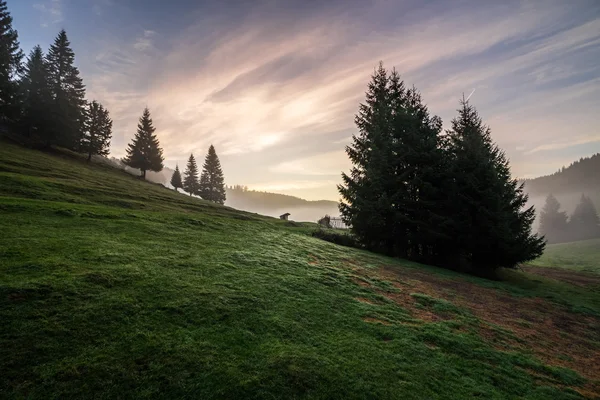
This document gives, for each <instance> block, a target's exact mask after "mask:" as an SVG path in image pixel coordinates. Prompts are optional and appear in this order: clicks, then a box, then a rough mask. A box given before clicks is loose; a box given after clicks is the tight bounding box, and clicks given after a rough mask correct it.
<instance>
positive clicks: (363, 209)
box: [338, 64, 545, 273]
mask: <svg viewBox="0 0 600 400" xmlns="http://www.w3.org/2000/svg"><path fill="white" fill-rule="evenodd" d="M355 123H356V126H357V127H358V134H356V135H354V136H353V141H352V144H351V145H350V146H347V148H346V152H347V154H348V156H349V158H350V160H351V161H352V164H353V167H352V169H351V171H350V173H349V174H342V179H343V184H342V185H339V187H338V188H339V191H340V194H341V195H342V198H343V202H342V203H341V204H340V212H341V214H342V218H343V220H344V222H345V223H346V224H347V225H349V226H351V229H352V232H353V233H354V235H355V236H356V238H357V239H358V240H359V242H360V243H361V244H362V245H363V246H365V247H366V248H368V249H371V250H374V251H379V252H383V253H386V254H389V255H392V256H398V257H403V258H408V259H412V260H417V261H421V262H426V263H429V264H434V265H439V266H443V267H447V268H453V269H461V270H468V271H471V272H475V273H485V272H488V271H490V270H494V269H496V268H498V267H509V268H511V267H515V266H516V265H518V264H519V263H522V262H525V261H529V260H532V259H535V258H537V257H539V256H540V255H541V254H542V252H543V250H544V246H545V243H544V238H543V237H540V236H538V235H537V234H534V233H532V223H533V221H534V218H535V210H534V209H533V207H529V208H526V207H525V204H526V202H527V195H526V194H525V193H524V192H523V185H522V184H519V183H518V182H517V180H515V179H513V178H512V177H511V174H510V167H509V162H508V160H507V158H506V156H505V154H504V152H503V151H502V150H501V149H500V148H499V147H498V146H497V145H496V144H495V143H494V142H493V140H492V138H491V131H490V129H489V127H487V126H485V125H484V124H483V122H482V119H481V118H480V116H479V115H478V113H477V111H476V109H475V108H474V107H473V106H472V105H471V104H470V103H469V102H468V101H466V100H464V99H463V100H462V101H461V102H460V108H459V109H458V115H457V116H456V117H455V118H454V119H453V120H452V123H451V129H450V130H448V131H446V132H443V131H442V121H441V119H440V118H439V117H437V116H435V115H432V114H431V113H430V112H429V110H428V108H427V106H426V104H425V103H424V101H423V99H422V97H421V95H420V93H419V92H418V90H417V89H415V88H414V87H412V88H407V87H406V86H405V84H404V82H403V81H402V80H401V79H400V76H399V74H398V73H397V72H396V71H395V70H393V71H391V73H388V71H386V69H385V68H384V67H383V65H381V64H380V66H379V68H378V69H377V70H376V71H375V73H374V75H373V76H372V80H371V82H370V83H369V86H368V90H367V93H366V99H365V102H364V103H363V104H361V105H360V108H359V112H358V114H357V115H356V118H355Z"/></svg>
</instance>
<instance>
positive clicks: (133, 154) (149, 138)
mask: <svg viewBox="0 0 600 400" xmlns="http://www.w3.org/2000/svg"><path fill="white" fill-rule="evenodd" d="M155 131H156V128H155V127H154V125H153V123H152V118H151V117H150V110H148V107H146V108H145V109H144V113H143V114H142V116H141V117H140V122H139V123H138V128H137V133H136V134H135V137H134V138H133V140H132V142H131V143H130V144H129V147H128V148H127V156H126V157H125V158H124V159H123V162H124V163H125V164H127V165H129V166H130V167H132V168H139V169H140V170H141V171H142V178H144V179H145V178H146V171H148V170H150V171H156V172H159V171H162V169H163V161H164V157H163V151H162V149H161V148H160V143H159V142H158V138H157V137H156V135H155V134H154V132H155Z"/></svg>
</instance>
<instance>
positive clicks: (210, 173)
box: [200, 144, 226, 204]
mask: <svg viewBox="0 0 600 400" xmlns="http://www.w3.org/2000/svg"><path fill="white" fill-rule="evenodd" d="M200 197H202V198H203V199H204V200H209V201H212V202H215V203H218V204H225V199H226V193H225V182H224V178H223V170H222V169H221V162H220V161H219V157H218V156H217V152H216V151H215V147H214V146H213V145H212V144H211V145H210V147H209V148H208V154H206V158H205V160H204V165H203V166H202V174H201V175H200Z"/></svg>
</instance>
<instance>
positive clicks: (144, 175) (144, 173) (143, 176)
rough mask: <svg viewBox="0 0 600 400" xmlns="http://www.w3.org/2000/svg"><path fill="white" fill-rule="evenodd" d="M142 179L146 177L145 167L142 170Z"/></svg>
mask: <svg viewBox="0 0 600 400" xmlns="http://www.w3.org/2000/svg"><path fill="white" fill-rule="evenodd" d="M142 179H146V170H145V169H143V170H142Z"/></svg>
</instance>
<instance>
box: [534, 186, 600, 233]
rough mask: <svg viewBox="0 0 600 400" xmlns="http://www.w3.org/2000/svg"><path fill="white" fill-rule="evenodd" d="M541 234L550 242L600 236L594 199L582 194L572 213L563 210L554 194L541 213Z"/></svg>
mask: <svg viewBox="0 0 600 400" xmlns="http://www.w3.org/2000/svg"><path fill="white" fill-rule="evenodd" d="M539 232H540V234H542V235H544V237H545V238H546V240H547V241H548V243H562V242H575V241H578V240H586V239H593V238H598V237H600V218H599V217H598V213H597V211H596V207H594V203H593V202H592V200H591V199H590V198H589V197H587V196H586V195H585V194H582V195H581V199H580V200H579V204H577V207H575V210H574V211H573V213H572V214H571V216H570V218H569V217H567V213H566V212H564V211H561V209H560V203H559V202H558V199H557V198H556V197H554V196H553V195H552V194H549V195H548V197H546V204H545V205H544V208H543V209H542V212H541V213H540V229H539Z"/></svg>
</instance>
